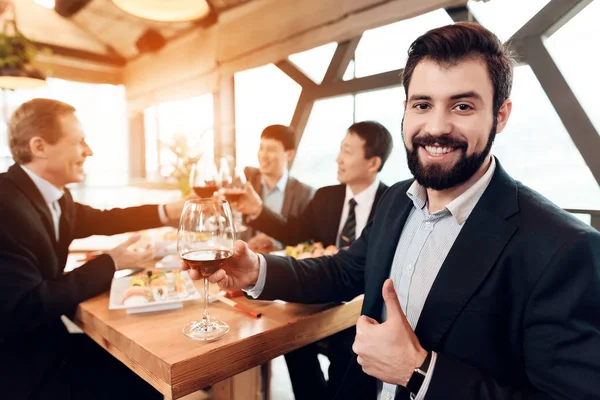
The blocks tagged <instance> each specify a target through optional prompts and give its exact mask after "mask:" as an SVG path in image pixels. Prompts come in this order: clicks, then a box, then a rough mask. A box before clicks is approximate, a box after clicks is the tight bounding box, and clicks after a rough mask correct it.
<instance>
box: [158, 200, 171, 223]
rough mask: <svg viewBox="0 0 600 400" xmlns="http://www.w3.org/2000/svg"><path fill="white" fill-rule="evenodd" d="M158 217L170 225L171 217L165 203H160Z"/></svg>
mask: <svg viewBox="0 0 600 400" xmlns="http://www.w3.org/2000/svg"><path fill="white" fill-rule="evenodd" d="M158 218H160V222H161V223H162V224H163V225H169V222H170V221H169V217H168V216H167V211H166V210H165V205H164V204H159V206H158Z"/></svg>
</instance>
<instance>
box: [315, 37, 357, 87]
mask: <svg viewBox="0 0 600 400" xmlns="http://www.w3.org/2000/svg"><path fill="white" fill-rule="evenodd" d="M361 37H362V34H361V35H358V36H356V37H354V38H352V39H350V40H346V41H345V42H342V43H339V44H338V47H337V49H335V53H334V54H333V57H332V58H331V63H329V67H328V68H327V72H326V73H325V77H324V78H323V83H333V82H337V81H339V80H341V79H342V78H343V77H344V73H345V72H346V70H347V69H348V65H349V64H350V61H352V59H353V58H354V52H355V51H356V48H357V47H358V43H359V42H360V38H361Z"/></svg>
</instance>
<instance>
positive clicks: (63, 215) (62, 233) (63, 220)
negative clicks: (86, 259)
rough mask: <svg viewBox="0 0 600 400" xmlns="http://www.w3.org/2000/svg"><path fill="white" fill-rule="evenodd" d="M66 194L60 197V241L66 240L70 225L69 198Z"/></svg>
mask: <svg viewBox="0 0 600 400" xmlns="http://www.w3.org/2000/svg"><path fill="white" fill-rule="evenodd" d="M65 197H66V196H65V195H63V196H62V197H61V198H60V199H58V204H59V206H60V210H61V212H60V222H59V225H58V226H59V228H58V232H59V234H58V241H59V242H60V241H64V240H66V239H67V237H68V236H69V235H68V233H67V232H68V226H67V219H66V218H67V207H66V204H67V199H66V198H65Z"/></svg>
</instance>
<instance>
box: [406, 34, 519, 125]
mask: <svg viewBox="0 0 600 400" xmlns="http://www.w3.org/2000/svg"><path fill="white" fill-rule="evenodd" d="M472 58H479V59H481V60H482V61H483V62H484V63H485V64H486V65H487V69H488V72H489V74H490V78H491V79H492V85H493V87H494V105H493V107H494V108H493V110H494V115H497V114H498V111H499V110H500V107H501V106H502V103H504V100H506V99H508V97H509V96H510V90H511V88H512V82H513V69H514V65H515V59H514V56H513V54H512V53H511V51H510V49H509V48H508V47H507V46H505V45H503V44H502V42H501V41H500V39H498V37H497V36H496V35H494V34H493V33H492V32H490V31H489V30H487V29H485V28H484V27H483V26H481V25H479V24H477V23H475V22H459V23H456V24H453V25H446V26H443V27H441V28H436V29H432V30H430V31H429V32H427V33H425V34H424V35H422V36H420V37H418V38H417V40H415V41H414V42H413V43H412V44H411V46H410V48H409V50H408V60H407V61H406V67H404V73H403V76H402V83H403V85H404V92H405V93H406V97H407V98H408V86H409V85H410V80H411V78H412V74H413V72H414V70H415V67H416V66H417V64H418V63H419V62H420V61H422V60H431V61H434V62H436V63H438V64H440V65H442V66H448V67H451V66H453V65H456V64H458V63H459V62H461V61H463V60H467V59H472Z"/></svg>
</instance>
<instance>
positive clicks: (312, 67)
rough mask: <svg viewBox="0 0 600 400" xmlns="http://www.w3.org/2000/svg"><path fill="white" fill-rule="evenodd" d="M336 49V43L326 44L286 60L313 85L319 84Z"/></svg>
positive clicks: (293, 55)
mask: <svg viewBox="0 0 600 400" xmlns="http://www.w3.org/2000/svg"><path fill="white" fill-rule="evenodd" d="M336 49H337V43H335V42H334V43H328V44H326V45H323V46H319V47H315V48H313V49H310V50H307V51H303V52H302V53H296V54H292V55H291V56H289V57H288V58H289V60H290V61H291V62H293V63H294V64H296V66H297V67H298V68H299V69H300V70H302V72H304V73H305V74H306V76H308V77H309V78H310V79H312V80H313V81H314V82H315V83H321V82H322V81H323V78H324V77H325V73H326V72H327V67H329V63H330V62H331V58H332V57H333V53H335V50H336Z"/></svg>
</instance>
